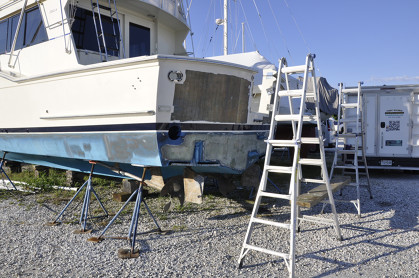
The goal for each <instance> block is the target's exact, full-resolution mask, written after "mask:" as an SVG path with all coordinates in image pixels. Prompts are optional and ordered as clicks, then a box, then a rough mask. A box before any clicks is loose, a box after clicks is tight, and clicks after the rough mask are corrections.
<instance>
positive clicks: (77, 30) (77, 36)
mask: <svg viewBox="0 0 419 278" xmlns="http://www.w3.org/2000/svg"><path fill="white" fill-rule="evenodd" d="M95 16H96V24H97V28H98V30H100V23H99V18H98V15H97V14H96V13H95ZM101 18H102V26H103V33H104V36H105V42H106V48H107V51H108V55H112V56H119V28H118V24H117V21H116V19H114V20H113V23H112V20H111V18H110V17H108V16H104V15H102V17H101ZM71 31H72V33H73V38H74V43H75V44H76V48H77V49H86V50H91V51H96V52H100V51H99V44H100V48H101V50H102V51H101V52H102V53H105V50H104V45H103V41H102V38H101V37H100V39H99V44H98V38H97V35H96V31H95V25H94V21H93V13H92V12H91V11H88V10H84V9H80V8H78V9H77V12H76V16H75V18H74V23H73V25H72V27H71ZM114 34H115V35H114Z"/></svg>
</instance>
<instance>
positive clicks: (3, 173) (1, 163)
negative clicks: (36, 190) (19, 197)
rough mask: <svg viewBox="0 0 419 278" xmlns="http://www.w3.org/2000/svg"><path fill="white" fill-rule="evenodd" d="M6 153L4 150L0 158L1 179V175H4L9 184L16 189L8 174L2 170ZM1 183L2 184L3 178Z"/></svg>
mask: <svg viewBox="0 0 419 278" xmlns="http://www.w3.org/2000/svg"><path fill="white" fill-rule="evenodd" d="M6 154H7V152H4V154H3V158H2V159H1V162H0V173H1V176H2V179H3V175H5V176H6V178H7V179H8V180H9V181H10V184H11V185H12V186H13V188H14V189H15V190H17V189H16V186H15V185H14V183H13V182H12V180H11V179H10V178H9V176H8V175H7V173H6V171H4V169H3V165H4V162H5V161H6V160H5V157H6ZM3 184H4V179H3Z"/></svg>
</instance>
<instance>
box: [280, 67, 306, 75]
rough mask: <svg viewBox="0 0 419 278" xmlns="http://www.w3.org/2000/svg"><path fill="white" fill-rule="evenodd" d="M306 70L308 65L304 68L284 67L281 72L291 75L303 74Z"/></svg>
mask: <svg viewBox="0 0 419 278" xmlns="http://www.w3.org/2000/svg"><path fill="white" fill-rule="evenodd" d="M306 69H307V66H306V65H302V66H293V67H283V68H282V69H281V71H282V72H283V73H291V74H293V73H303V72H305V71H306Z"/></svg>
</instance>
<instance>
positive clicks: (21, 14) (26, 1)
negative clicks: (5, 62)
mask: <svg viewBox="0 0 419 278" xmlns="http://www.w3.org/2000/svg"><path fill="white" fill-rule="evenodd" d="M27 4H28V0H25V2H24V3H23V7H22V11H21V12H20V17H19V22H18V24H17V27H16V32H15V37H14V39H13V44H12V49H11V50H10V58H9V67H11V68H14V67H13V66H12V58H13V52H14V51H15V48H16V42H17V37H18V36H19V31H20V26H21V25H22V20H23V15H24V14H25V10H26V5H27Z"/></svg>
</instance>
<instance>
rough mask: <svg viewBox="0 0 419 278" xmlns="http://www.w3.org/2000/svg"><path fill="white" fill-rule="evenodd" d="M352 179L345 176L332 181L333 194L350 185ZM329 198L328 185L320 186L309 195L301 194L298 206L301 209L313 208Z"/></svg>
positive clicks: (308, 193)
mask: <svg viewBox="0 0 419 278" xmlns="http://www.w3.org/2000/svg"><path fill="white" fill-rule="evenodd" d="M350 181H351V178H350V177H345V176H339V177H335V178H333V179H332V180H331V181H330V187H331V189H332V192H335V191H337V190H339V189H340V188H342V187H343V186H345V185H347V184H348V183H350ZM326 196H327V189H326V185H325V184H322V185H319V186H317V187H315V188H313V189H311V190H310V191H308V192H307V193H304V194H301V195H300V196H298V199H297V204H298V205H299V206H301V207H306V208H312V207H314V206H315V205H317V204H318V203H320V202H321V201H323V200H324V199H325V198H326Z"/></svg>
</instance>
